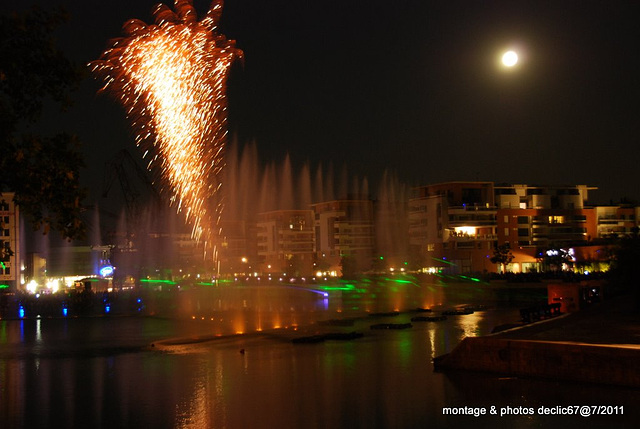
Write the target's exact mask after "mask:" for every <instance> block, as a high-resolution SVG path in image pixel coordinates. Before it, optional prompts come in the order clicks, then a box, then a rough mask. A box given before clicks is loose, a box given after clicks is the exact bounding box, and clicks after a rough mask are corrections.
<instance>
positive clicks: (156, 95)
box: [90, 0, 242, 259]
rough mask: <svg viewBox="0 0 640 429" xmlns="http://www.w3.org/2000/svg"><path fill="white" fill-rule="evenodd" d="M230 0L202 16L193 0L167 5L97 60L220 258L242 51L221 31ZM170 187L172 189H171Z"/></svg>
mask: <svg viewBox="0 0 640 429" xmlns="http://www.w3.org/2000/svg"><path fill="white" fill-rule="evenodd" d="M222 3H223V2H222V1H221V0H214V1H213V2H212V3H211V7H210V9H209V11H208V12H207V14H206V16H205V17H204V18H203V19H202V20H200V21H198V20H197V15H196V11H195V8H194V6H193V2H192V0H176V1H175V7H174V10H175V12H174V11H172V10H171V9H170V8H169V7H168V6H166V5H164V4H160V5H158V6H157V7H156V9H155V11H154V13H153V16H154V19H155V23H154V24H152V25H147V24H145V23H144V22H142V21H140V20H136V19H133V20H130V21H128V22H126V23H125V24H124V26H123V33H124V37H122V38H119V39H117V40H115V41H114V42H113V44H112V46H111V47H110V48H109V49H107V50H106V51H105V52H104V53H103V54H102V56H101V57H100V59H99V60H97V61H94V62H92V63H90V66H91V67H92V70H93V71H94V73H96V74H97V75H98V76H99V77H100V78H101V79H102V80H103V81H104V87H103V88H102V90H106V89H108V90H110V91H112V92H113V93H115V94H117V96H118V97H119V98H120V101H121V102H122V104H123V105H124V106H125V108H126V112H127V116H128V117H129V118H130V119H131V121H132V125H133V128H134V131H135V133H136V144H138V145H139V146H141V147H142V148H143V149H144V151H145V156H146V155H147V153H152V154H153V155H152V156H151V159H150V160H149V163H148V168H149V169H150V170H152V171H154V172H156V173H157V174H158V175H159V176H160V177H161V179H162V183H163V186H162V188H164V185H165V184H166V185H167V188H168V189H167V190H166V191H165V192H167V191H168V193H169V195H170V199H171V203H172V204H173V205H174V206H176V208H177V210H178V211H179V212H182V213H184V215H185V218H186V220H187V222H189V224H190V225H191V226H192V236H193V237H194V238H196V239H198V240H200V241H203V242H204V243H205V249H211V250H212V251H213V258H214V259H216V258H217V255H216V254H217V250H216V244H217V242H218V241H219V236H220V229H219V221H220V215H221V212H222V198H221V195H220V193H221V186H222V183H221V177H222V174H221V173H222V170H223V167H224V158H223V155H224V148H225V142H226V136H227V130H226V121H227V102H226V81H227V76H228V72H229V68H230V66H231V63H232V62H233V60H234V59H236V58H238V57H241V56H242V52H241V51H240V50H238V49H236V48H235V43H234V42H233V41H231V40H227V39H226V38H225V37H224V36H223V35H222V34H220V33H219V32H218V22H219V20H220V16H221V14H222ZM163 190H164V189H163Z"/></svg>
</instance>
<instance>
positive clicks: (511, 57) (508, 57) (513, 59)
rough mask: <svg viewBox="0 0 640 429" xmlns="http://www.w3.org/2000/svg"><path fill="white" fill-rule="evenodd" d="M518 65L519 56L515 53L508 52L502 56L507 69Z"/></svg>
mask: <svg viewBox="0 0 640 429" xmlns="http://www.w3.org/2000/svg"><path fill="white" fill-rule="evenodd" d="M517 63H518V54H516V53H515V52H514V51H507V52H505V53H504V55H503V56H502V64H504V65H505V66H507V67H513V66H515V65H516V64H517Z"/></svg>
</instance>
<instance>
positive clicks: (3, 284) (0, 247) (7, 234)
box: [0, 192, 21, 291]
mask: <svg viewBox="0 0 640 429" xmlns="http://www.w3.org/2000/svg"><path fill="white" fill-rule="evenodd" d="M13 195H14V194H13V193H12V192H4V193H0V288H2V289H10V290H14V291H15V290H16V289H17V288H18V286H19V284H20V281H21V278H20V275H21V273H20V261H21V259H20V258H21V249H20V210H19V208H18V207H17V206H16V205H15V203H14V202H13Z"/></svg>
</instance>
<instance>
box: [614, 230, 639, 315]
mask: <svg viewBox="0 0 640 429" xmlns="http://www.w3.org/2000/svg"><path fill="white" fill-rule="evenodd" d="M639 232H640V231H639V230H638V227H634V228H633V230H632V231H631V235H629V236H627V237H624V238H622V239H621V241H620V244H619V245H618V247H617V248H616V249H615V251H614V255H613V259H612V261H611V277H612V280H613V281H614V286H615V287H616V288H618V289H620V290H622V291H625V292H630V293H631V294H632V295H633V299H634V302H635V310H636V311H638V312H640V271H639V270H638V261H640V235H639Z"/></svg>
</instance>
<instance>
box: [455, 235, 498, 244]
mask: <svg viewBox="0 0 640 429" xmlns="http://www.w3.org/2000/svg"><path fill="white" fill-rule="evenodd" d="M497 239H498V235H497V234H475V235H469V234H459V233H455V232H450V233H449V241H455V242H458V243H460V242H467V241H491V240H497Z"/></svg>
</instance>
